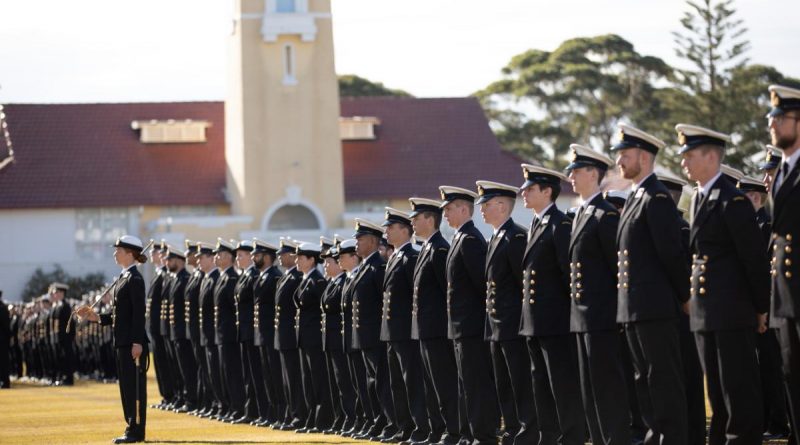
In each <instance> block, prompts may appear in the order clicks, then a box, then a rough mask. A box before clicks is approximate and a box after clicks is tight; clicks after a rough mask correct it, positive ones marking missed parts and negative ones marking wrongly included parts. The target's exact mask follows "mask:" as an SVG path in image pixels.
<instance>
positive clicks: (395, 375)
mask: <svg viewBox="0 0 800 445" xmlns="http://www.w3.org/2000/svg"><path fill="white" fill-rule="evenodd" d="M386 352H387V354H388V359H389V366H390V369H391V368H392V367H395V369H394V370H393V371H391V372H390V374H391V377H390V378H391V385H392V398H393V399H394V410H395V416H396V417H397V427H398V428H399V429H400V430H401V431H404V432H406V433H409V434H410V433H412V432H415V433H417V434H419V435H421V434H424V435H425V436H427V435H428V434H429V433H430V431H431V428H430V426H429V425H428V409H427V407H426V406H425V383H424V379H423V372H424V371H423V369H422V358H421V357H420V351H419V342H417V341H416V340H405V341H390V342H388V344H387V351H386ZM412 421H413V422H412Z"/></svg>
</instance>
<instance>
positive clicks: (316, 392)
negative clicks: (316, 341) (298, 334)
mask: <svg viewBox="0 0 800 445" xmlns="http://www.w3.org/2000/svg"><path fill="white" fill-rule="evenodd" d="M300 369H301V371H302V373H303V394H304V396H305V400H306V408H307V409H308V416H307V417H306V427H307V428H317V429H318V430H320V431H324V430H327V429H328V428H330V427H331V425H332V424H333V402H331V393H330V386H329V384H328V383H329V377H328V364H327V360H326V359H325V353H324V352H322V348H321V347H320V348H301V349H300Z"/></svg>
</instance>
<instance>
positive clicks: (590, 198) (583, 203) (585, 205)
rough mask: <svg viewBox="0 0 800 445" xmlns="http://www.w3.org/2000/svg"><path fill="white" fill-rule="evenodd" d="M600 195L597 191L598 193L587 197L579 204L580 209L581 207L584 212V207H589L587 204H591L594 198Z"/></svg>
mask: <svg viewBox="0 0 800 445" xmlns="http://www.w3.org/2000/svg"><path fill="white" fill-rule="evenodd" d="M600 193H602V192H600V191H598V192H596V193H595V194H594V195H592V196H590V197H588V198H587V199H585V200H584V201H583V202H582V203H581V207H583V209H584V210H586V207H587V206H588V205H589V203H590V202H592V200H593V199H594V198H595V197H596V196H597V195H599V194H600Z"/></svg>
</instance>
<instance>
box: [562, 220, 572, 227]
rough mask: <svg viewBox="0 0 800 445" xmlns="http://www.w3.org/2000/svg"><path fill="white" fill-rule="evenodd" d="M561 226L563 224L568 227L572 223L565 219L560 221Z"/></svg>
mask: <svg viewBox="0 0 800 445" xmlns="http://www.w3.org/2000/svg"><path fill="white" fill-rule="evenodd" d="M561 224H564V225H567V226H568V225H570V224H572V221H570V220H569V218H565V219H564V220H563V221H561Z"/></svg>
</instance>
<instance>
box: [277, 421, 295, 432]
mask: <svg viewBox="0 0 800 445" xmlns="http://www.w3.org/2000/svg"><path fill="white" fill-rule="evenodd" d="M275 429H276V430H278V431H292V430H296V429H297V428H296V427H294V426H293V425H292V424H291V423H283V424H281V425H280V426H279V427H277V428H275Z"/></svg>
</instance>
